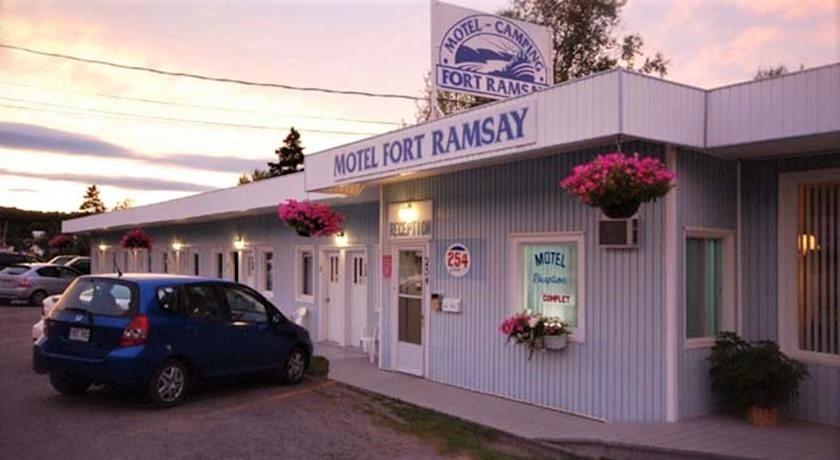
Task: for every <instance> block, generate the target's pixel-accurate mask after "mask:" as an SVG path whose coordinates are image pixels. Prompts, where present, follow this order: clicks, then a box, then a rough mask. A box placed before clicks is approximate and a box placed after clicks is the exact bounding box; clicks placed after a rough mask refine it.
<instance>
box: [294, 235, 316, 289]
mask: <svg viewBox="0 0 840 460" xmlns="http://www.w3.org/2000/svg"><path fill="white" fill-rule="evenodd" d="M314 254H315V251H314V249H313V248H311V247H307V248H298V249H297V250H296V252H295V300H297V301H298V302H314V299H315V298H314V292H315V287H314V269H315V256H314Z"/></svg>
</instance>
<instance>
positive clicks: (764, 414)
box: [709, 332, 808, 426]
mask: <svg viewBox="0 0 840 460" xmlns="http://www.w3.org/2000/svg"><path fill="white" fill-rule="evenodd" d="M709 360H710V361H711V363H712V367H711V370H710V373H711V376H712V391H714V392H715V393H716V394H717V396H718V398H719V399H720V402H721V403H722V405H723V406H724V408H726V409H729V410H733V411H737V412H742V413H743V412H745V413H746V416H747V420H748V421H749V422H750V424H752V425H755V426H773V425H775V424H776V422H777V420H778V407H779V406H780V405H781V404H784V403H786V402H789V401H792V400H794V399H795V398H796V397H797V396H798V394H799V392H798V390H799V383H800V382H801V381H802V380H803V379H804V378H805V377H807V376H808V372H807V370H806V368H805V365H804V364H802V363H800V362H798V361H796V360H793V359H791V358H789V357H787V356H786V355H785V354H784V353H782V352H781V350H779V346H778V345H777V344H776V343H775V342H772V341H767V340H762V341H758V342H752V343H750V342H747V341H745V340H743V339H742V338H741V337H739V336H738V334H735V333H734V332H721V333H719V334H718V336H717V338H716V339H715V345H714V347H713V348H712V354H711V356H710V357H709Z"/></svg>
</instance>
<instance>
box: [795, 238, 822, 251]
mask: <svg viewBox="0 0 840 460" xmlns="http://www.w3.org/2000/svg"><path fill="white" fill-rule="evenodd" d="M796 246H797V248H798V249H799V254H800V255H803V256H804V255H807V254H808V253H809V252H812V251H819V250H820V246H819V245H818V244H817V237H816V236H814V235H812V234H809V233H803V234H801V235H799V237H798V238H797V240H796Z"/></svg>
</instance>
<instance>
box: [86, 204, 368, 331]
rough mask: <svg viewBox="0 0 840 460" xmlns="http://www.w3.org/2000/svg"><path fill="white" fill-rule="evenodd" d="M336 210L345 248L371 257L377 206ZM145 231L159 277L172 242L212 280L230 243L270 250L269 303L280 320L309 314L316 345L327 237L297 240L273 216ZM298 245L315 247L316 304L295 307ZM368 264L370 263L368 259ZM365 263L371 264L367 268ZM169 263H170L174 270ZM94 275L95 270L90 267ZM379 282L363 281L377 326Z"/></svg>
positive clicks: (110, 240)
mask: <svg viewBox="0 0 840 460" xmlns="http://www.w3.org/2000/svg"><path fill="white" fill-rule="evenodd" d="M336 210H338V211H340V212H342V213H344V214H345V217H346V224H345V229H346V231H347V236H348V239H349V241H348V244H350V245H364V246H366V247H367V248H368V254H370V255H371V256H372V254H373V247H374V245H375V244H377V243H378V240H379V236H378V233H377V228H378V222H379V220H378V219H379V214H378V212H379V206H378V204H377V203H366V204H360V205H349V206H341V207H337V208H336ZM144 230H145V231H146V232H147V233H148V234H149V236H150V237H151V238H152V241H153V245H154V246H153V248H152V250H153V265H152V267H153V269H154V271H156V272H157V271H160V267H161V257H162V256H161V255H160V253H161V252H162V251H164V250H170V244H171V243H172V241H173V240H175V239H177V240H179V241H181V242H182V243H184V244H186V245H188V249H198V251H199V253H200V265H201V267H200V273H201V276H206V277H215V275H216V273H215V270H214V268H215V260H214V253H215V251H216V250H217V249H220V250H221V251H222V252H224V253H225V256H226V257H227V254H228V253H229V252H231V251H234V250H235V249H234V248H233V240H234V238H235V237H237V236H240V235H241V236H242V237H243V239H244V240H245V241H246V242H247V244H248V248H249V249H251V248H253V249H255V250H256V249H258V248H260V247H271V248H272V250H273V251H274V299H273V303H274V304H275V305H276V306H277V307H278V308H280V309H281V310H282V311H283V313H284V314H287V315H289V314H291V313H292V312H294V311H295V310H296V309H297V308H299V307H306V308H308V309H309V314H308V318H307V319H306V321H305V323H304V325H305V326H306V327H307V329H309V332H310V333H311V334H312V338H313V340H317V339H318V327H317V326H318V321H319V318H318V300H319V299H318V295H317V294H318V288H319V281H320V277H319V276H318V271H317V267H318V264H319V261H318V248H320V247H327V246H334V241H333V238H332V237H325V238H303V237H300V236H297V235H296V234H295V233H294V232H293V231H291V230H290V229H288V228H287V227H286V226H285V225H283V223H282V222H280V221H279V220H278V219H277V217H276V215H274V214H273V213H272V214H266V215H261V216H248V217H241V218H230V219H225V220H219V221H214V222H204V223H198V224H182V225H166V226H159V227H146V228H144ZM123 233H124V232H110V233H98V234H95V235H94V238H93V240H92V241H94V245H95V244H98V243H99V241H100V240H102V241H105V242H106V243H107V244H109V245H111V246H112V247H115V248H118V247H119V240H120V238H121V237H122V235H123ZM303 245H314V246H316V250H315V267H316V269H315V278H314V285H313V288H314V292H315V302H314V303H305V302H297V301H296V300H295V295H294V287H295V286H294V263H295V260H294V255H295V248H296V247H297V246H303ZM371 260H372V259H371ZM369 263H370V262H369ZM173 264H174V261H170V266H173ZM94 269H95V267H94ZM377 282H378V278H376V277H374V276H371V277H369V279H368V299H369V308H368V318H369V319H370V320H372V321H373V323H372V324H376V314H375V312H374V306H375V302H376V300H377V299H378V297H377V296H376V295H375V294H376V283H377Z"/></svg>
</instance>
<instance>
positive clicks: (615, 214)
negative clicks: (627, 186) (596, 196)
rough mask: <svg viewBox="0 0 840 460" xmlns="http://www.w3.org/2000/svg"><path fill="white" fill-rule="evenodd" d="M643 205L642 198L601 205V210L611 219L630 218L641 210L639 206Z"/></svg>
mask: <svg viewBox="0 0 840 460" xmlns="http://www.w3.org/2000/svg"><path fill="white" fill-rule="evenodd" d="M641 205H642V202H641V201H640V200H630V201H625V202H622V203H615V204H611V205H606V206H601V211H602V212H603V213H604V215H605V216H607V217H609V218H610V219H628V218H630V217H633V215H634V214H636V211H638V210H639V206H641Z"/></svg>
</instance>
